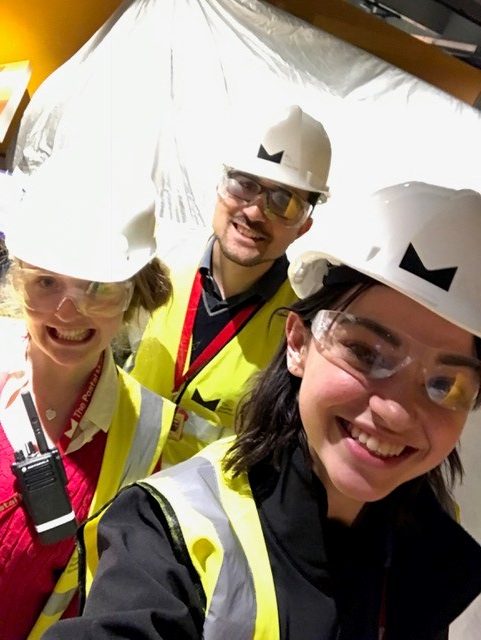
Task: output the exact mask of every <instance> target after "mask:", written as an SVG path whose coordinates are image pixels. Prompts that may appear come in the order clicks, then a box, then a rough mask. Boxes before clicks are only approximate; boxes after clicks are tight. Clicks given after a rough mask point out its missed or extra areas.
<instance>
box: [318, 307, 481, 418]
mask: <svg viewBox="0 0 481 640" xmlns="http://www.w3.org/2000/svg"><path fill="white" fill-rule="evenodd" d="M311 331H312V335H313V337H314V339H315V340H316V343H317V345H318V348H319V350H320V352H321V353H322V355H324V356H325V357H326V358H327V359H328V360H330V361H331V362H333V363H334V364H336V365H337V366H339V367H340V368H341V369H344V370H345V371H347V372H348V373H352V374H353V375H355V376H357V377H359V376H362V377H365V378H366V379H368V380H379V379H384V378H390V377H392V376H394V375H395V374H396V373H397V372H399V371H400V370H401V369H403V368H405V367H407V366H408V365H410V364H411V363H414V362H419V363H420V364H421V367H422V371H423V374H424V387H425V390H426V394H427V396H428V398H429V399H430V400H431V401H432V402H434V403H435V404H437V405H439V406H441V407H443V408H445V409H450V410H452V411H470V410H471V409H473V408H474V407H475V405H476V404H477V401H478V396H479V391H480V383H481V361H479V360H478V359H476V358H471V357H468V356H464V355H461V354H454V353H448V352H446V351H442V350H441V349H435V348H432V347H428V346H426V345H423V344H421V343H419V342H417V341H416V340H414V339H413V338H411V337H410V336H408V335H407V334H403V333H400V332H396V333H394V332H393V331H391V330H390V329H387V328H386V327H384V326H382V325H380V324H378V323H377V322H375V321H373V320H370V319H368V318H361V317H357V316H354V315H352V314H349V313H345V312H343V311H332V310H323V311H319V312H318V313H317V315H316V316H315V318H314V320H313V322H312V326H311ZM413 347H416V351H417V352H422V353H423V356H424V357H423V359H422V361H420V358H419V357H417V356H415V355H413V353H412V352H413Z"/></svg>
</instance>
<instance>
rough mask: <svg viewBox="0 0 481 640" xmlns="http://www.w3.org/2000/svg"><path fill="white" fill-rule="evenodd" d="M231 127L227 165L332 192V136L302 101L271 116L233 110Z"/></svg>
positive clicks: (325, 192)
mask: <svg viewBox="0 0 481 640" xmlns="http://www.w3.org/2000/svg"><path fill="white" fill-rule="evenodd" d="M228 127H229V129H228V131H227V132H226V134H225V136H224V140H225V145H226V149H225V151H224V157H223V162H224V164H225V165H226V166H227V167H230V168H233V169H238V170H239V171H245V172H246V173H249V174H252V175H255V176H258V177H260V178H266V179H267V180H273V181H274V182H278V183H281V184H285V185H286V186H290V187H294V188H297V189H303V190H305V191H311V192H316V193H324V194H327V193H328V192H329V187H328V186H327V179H328V175H329V168H330V165H331V143H330V141H329V137H328V135H327V133H326V131H325V129H324V127H323V126H322V124H321V123H320V122H318V121H317V120H315V119H314V118H312V117H311V116H310V115H308V114H307V113H306V112H305V111H303V110H302V109H301V107H299V106H298V105H293V106H290V107H289V108H288V109H287V111H286V112H283V113H282V114H281V115H276V116H275V117H273V116H272V115H270V118H269V117H268V116H266V115H265V114H264V115H263V116H262V117H261V116H260V115H259V114H256V115H255V116H253V115H250V116H249V115H247V112H246V111H243V112H241V113H240V114H238V113H235V114H234V113H231V114H230V118H229V124H228Z"/></svg>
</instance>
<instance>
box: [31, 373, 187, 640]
mask: <svg viewBox="0 0 481 640" xmlns="http://www.w3.org/2000/svg"><path fill="white" fill-rule="evenodd" d="M118 372H119V377H118V397H117V405H116V408H115V411H114V415H113V418H112V423H111V424H110V427H109V431H108V434H107V442H106V445H105V452H104V457H103V460H102V466H101V469H100V475H99V480H98V484H97V488H96V490H95V493H94V496H93V499H92V504H91V505H90V509H89V514H93V513H96V512H97V511H98V510H99V509H101V508H102V507H103V505H105V504H106V503H107V502H108V501H109V500H111V499H112V498H113V497H114V496H115V495H116V494H117V493H118V491H119V489H120V488H121V487H124V486H126V485H127V484H130V483H132V482H134V481H135V480H137V479H138V478H143V477H144V476H145V475H146V474H149V473H152V471H153V469H154V468H155V465H156V464H157V462H158V460H159V457H160V454H161V452H162V447H163V446H164V443H165V440H166V438H167V435H168V432H169V429H170V426H171V423H172V420H173V417H174V412H175V408H176V407H175V405H174V404H173V403H172V402H170V401H169V400H165V399H164V398H161V397H160V396H158V395H157V394H154V393H152V392H151V391H149V390H148V389H146V388H145V387H142V386H141V385H140V384H139V383H138V382H136V381H135V380H134V379H133V378H132V377H131V376H129V375H128V374H127V373H125V372H124V371H122V370H120V369H118ZM77 587H78V553H77V550H75V551H74V553H73V554H72V556H71V558H70V560H69V563H68V565H67V567H66V568H65V570H64V571H63V573H62V575H61V576H60V578H59V579H58V581H57V584H56V585H55V589H54V591H53V592H52V594H51V595H50V597H49V599H48V601H47V603H46V605H45V607H44V609H43V611H42V613H41V614H40V616H39V618H38V620H37V622H36V623H35V625H34V627H33V628H32V630H31V632H30V634H29V635H28V639H27V640H40V638H41V637H42V635H43V634H44V633H45V631H46V630H47V629H48V628H49V627H50V626H51V625H52V624H54V622H57V620H59V619H60V617H61V616H62V614H63V612H64V611H65V610H66V609H67V607H68V605H69V603H70V601H71V599H72V598H73V596H74V595H75V592H76V590H77Z"/></svg>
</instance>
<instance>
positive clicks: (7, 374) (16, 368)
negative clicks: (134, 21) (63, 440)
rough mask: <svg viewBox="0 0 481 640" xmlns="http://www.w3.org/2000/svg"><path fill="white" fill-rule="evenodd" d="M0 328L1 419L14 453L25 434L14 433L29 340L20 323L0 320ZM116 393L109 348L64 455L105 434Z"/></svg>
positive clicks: (19, 417) (20, 415)
mask: <svg viewBox="0 0 481 640" xmlns="http://www.w3.org/2000/svg"><path fill="white" fill-rule="evenodd" d="M0 327H1V331H2V343H3V344H4V346H5V348H3V347H2V360H1V363H0V415H1V422H2V425H3V427H4V429H5V431H6V433H7V437H8V438H9V440H10V442H11V444H12V447H13V448H14V449H17V448H21V447H22V446H23V444H24V442H23V441H22V433H24V432H22V433H20V434H18V433H16V432H18V424H19V421H20V420H22V421H23V419H24V416H25V413H24V410H23V407H22V404H21V403H22V399H21V397H20V393H19V392H20V390H21V389H22V388H23V387H24V386H25V384H26V383H27V371H28V361H27V358H26V352H27V346H28V340H29V338H28V334H27V331H26V327H25V324H24V322H22V321H18V320H12V319H11V318H1V324H0ZM117 393H118V386H117V368H116V365H115V362H114V358H113V355H112V351H111V349H110V348H109V349H107V350H106V352H105V357H104V363H103V367H102V372H101V374H100V378H99V381H98V383H97V386H96V388H95V391H94V393H93V395H92V398H91V401H90V404H89V405H88V407H87V409H86V411H85V413H84V415H83V416H82V418H81V420H80V422H79V423H78V424H75V425H72V427H71V428H70V429H68V430H67V431H66V432H65V435H66V436H67V437H68V438H70V444H69V445H68V447H67V449H66V451H65V453H67V454H68V453H72V452H73V451H77V450H78V449H80V448H81V447H82V446H83V445H84V444H86V443H87V442H90V441H91V440H92V438H93V437H94V435H95V434H96V433H97V432H98V431H104V432H107V431H108V429H109V426H110V423H111V421H112V416H113V413H114V410H115V406H116V402H117ZM72 400H75V399H72ZM10 425H11V426H10ZM9 426H10V427H9ZM19 436H20V438H19ZM23 440H25V438H23Z"/></svg>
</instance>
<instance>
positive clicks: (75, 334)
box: [47, 327, 95, 344]
mask: <svg viewBox="0 0 481 640" xmlns="http://www.w3.org/2000/svg"><path fill="white" fill-rule="evenodd" d="M47 333H48V335H49V336H50V338H52V339H53V340H55V341H57V342H69V343H77V344H79V343H84V342H88V341H89V340H90V338H91V337H92V336H93V335H94V333H95V329H56V328H55V327H47Z"/></svg>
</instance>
